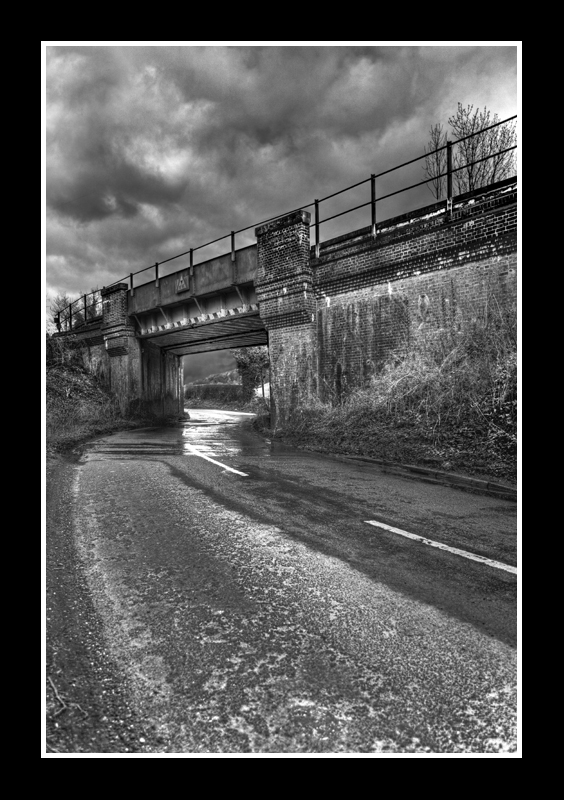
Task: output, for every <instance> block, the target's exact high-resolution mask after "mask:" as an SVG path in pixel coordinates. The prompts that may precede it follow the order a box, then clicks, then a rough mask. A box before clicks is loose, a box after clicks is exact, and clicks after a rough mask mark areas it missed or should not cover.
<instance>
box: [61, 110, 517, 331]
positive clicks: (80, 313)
mask: <svg viewBox="0 0 564 800" xmlns="http://www.w3.org/2000/svg"><path fill="white" fill-rule="evenodd" d="M516 118H517V114H514V115H513V116H512V117H507V119H504V120H501V121H500V122H494V123H493V124H492V125H488V126H487V127H486V128H481V129H480V130H479V131H475V132H474V133H470V134H468V136H463V137H461V138H460V139H456V140H455V141H452V142H451V141H447V142H446V144H444V145H442V146H441V147H437V148H436V149H435V150H431V151H429V152H426V153H424V154H423V155H421V156H417V157H416V158H412V159H410V160H409V161H404V162H403V163H402V164H397V165H396V166H395V167H390V169H386V170H384V171H383V172H379V173H373V174H372V175H370V177H369V178H364V179H363V180H361V181H358V182H357V183H353V184H352V185H351V186H346V187H345V188H344V189H339V190H338V191H337V192H333V193H332V194H328V195H327V196H326V197H322V198H320V199H316V200H313V201H312V202H311V203H307V204H303V205H300V206H296V207H295V208H294V209H291V210H290V211H285V212H284V213H282V214H277V215H276V216H274V217H269V218H268V219H263V220H261V221H260V222H255V223H254V224H253V225H247V226H246V227H245V228H239V230H236V231H230V232H229V233H226V234H224V235H223V236H219V237H218V238H217V239H212V240H211V241H210V242H205V244H201V245H198V247H191V248H190V249H188V250H184V251H183V252H182V253H177V254H176V255H174V256H170V258H165V259H163V260H162V261H157V262H155V263H154V264H151V266H149V267H143V269H140V270H137V272H130V273H129V275H128V276H125V277H124V278H121V279H120V280H118V281H113V282H112V283H110V284H108V285H109V286H115V285H116V284H117V283H122V282H125V281H129V288H130V290H133V289H134V288H135V287H134V285H133V278H134V276H135V275H140V274H141V273H143V272H147V270H152V269H154V270H155V282H156V284H157V286H158V285H159V267H160V266H161V265H162V264H167V263H168V262H170V261H174V260H175V259H177V258H181V257H182V256H186V255H187V256H189V257H190V261H189V268H190V269H193V267H194V253H195V252H197V251H198V250H202V249H203V248H204V247H209V246H210V245H212V244H217V242H221V241H223V240H224V239H230V243H231V261H235V237H236V235H237V234H240V233H244V232H245V231H248V230H251V229H253V228H256V227H258V226H259V225H264V224H265V223H267V222H272V221H274V220H276V219H280V217H284V216H286V215H287V214H291V213H292V212H293V211H298V210H300V209H307V208H311V207H312V206H313V209H314V221H313V222H312V223H311V225H310V226H309V227H310V228H314V230H315V255H316V257H319V251H320V244H321V240H320V235H319V226H320V225H322V224H323V223H325V222H329V221H330V220H334V219H337V217H342V216H343V215H345V214H350V213H352V212H353V211H357V210H358V209H360V208H366V207H367V206H370V209H371V213H370V219H371V232H372V236H373V237H376V233H377V231H376V226H377V222H376V206H377V203H379V202H381V201H382V200H387V199H388V198H390V197H394V196H395V195H398V194H402V193H403V192H408V191H410V190H412V189H416V188H418V187H420V186H424V185H426V184H428V183H432V182H435V183H436V182H437V181H442V179H443V178H446V211H447V212H448V213H450V212H452V199H453V176H454V175H455V174H456V173H458V172H461V171H462V170H468V168H469V167H472V166H474V165H476V164H480V163H482V162H485V161H487V160H489V159H490V158H495V157H497V156H501V155H504V154H505V153H509V152H510V151H512V150H515V149H516V148H517V145H512V146H511V147H507V148H504V149H502V150H498V151H496V152H494V153H488V155H486V156H484V157H482V158H478V159H475V160H474V161H470V162H464V163H463V164H462V165H461V166H459V167H456V166H454V158H453V146H454V145H457V144H460V143H461V142H464V141H466V140H468V139H472V138H474V137H476V136H481V135H482V134H483V133H485V132H486V131H489V130H491V129H493V128H497V127H499V126H500V125H505V124H506V123H508V122H511V121H512V120H514V119H516ZM444 150H446V169H445V171H444V172H439V173H437V174H433V175H432V177H429V178H426V179H425V180H422V181H417V182H416V183H412V184H410V185H409V186H405V187H403V188H402V189H397V190H396V191H394V192H388V193H387V194H384V195H381V196H380V197H378V196H377V192H376V188H377V185H376V181H377V180H378V179H379V178H382V177H384V176H385V175H389V174H390V173H392V172H395V171H396V170H398V169H402V168H404V167H407V166H409V165H411V164H415V163H416V162H418V161H422V160H423V159H430V158H431V157H432V156H436V155H437V154H438V153H440V152H442V151H444ZM365 183H370V200H368V201H366V202H365V203H360V204H359V205H356V206H353V207H352V208H347V209H345V211H340V212H338V213H337V214H332V215H331V216H329V217H325V219H319V207H320V204H321V203H323V202H325V201H327V200H331V199H332V198H333V197H337V196H338V195H340V194H343V193H344V192H348V191H351V190H352V189H356V188H357V187H358V186H362V185H363V184H365ZM439 185H440V184H439ZM200 263H204V262H200ZM88 297H93V298H94V299H93V301H92V302H91V303H89V304H88V303H87V298H88ZM73 306H76V309H75V310H74V311H73ZM88 309H95V311H90V312H88ZM101 314H102V301H101V295H100V290H99V289H96V290H94V291H93V292H90V293H89V294H85V295H82V297H80V298H78V299H77V300H73V301H72V303H70V304H69V305H68V306H66V307H65V308H64V309H62V310H61V311H59V312H58V313H57V315H56V316H55V317H54V322H55V324H56V325H57V329H58V330H59V332H60V331H61V329H62V328H64V330H65V331H70V330H73V329H74V328H76V327H79V326H82V325H84V324H85V323H87V322H89V321H91V320H93V319H95V318H97V317H99V316H100V315H101ZM73 320H74V323H73Z"/></svg>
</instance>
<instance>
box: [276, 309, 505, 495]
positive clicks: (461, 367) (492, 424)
mask: <svg viewBox="0 0 564 800" xmlns="http://www.w3.org/2000/svg"><path fill="white" fill-rule="evenodd" d="M516 345H517V341H516V324H515V315H514V314H507V315H505V314H501V312H500V311H499V309H498V308H497V307H496V306H495V305H494V306H493V308H492V307H490V309H489V310H486V311H484V312H483V314H482V315H481V316H478V315H476V316H475V317H474V318H473V319H472V320H471V321H470V322H469V323H468V324H467V325H466V326H465V328H464V330H462V331H454V330H445V329H442V330H437V331H430V332H428V333H426V334H425V335H423V334H421V336H420V337H418V339H417V340H416V341H415V342H414V343H413V344H412V347H411V350H410V351H409V352H408V354H407V355H405V354H404V355H402V357H399V356H396V357H394V356H392V357H391V358H390V359H389V361H388V362H387V363H386V364H385V365H384V367H383V369H382V370H381V372H380V373H379V374H378V375H376V376H375V377H374V378H372V380H371V383H370V385H368V386H366V387H364V388H362V389H357V390H356V391H352V392H350V393H349V394H348V395H347V396H346V397H345V398H344V399H343V400H342V401H341V403H340V404H336V403H335V402H327V403H321V402H319V401H313V402H312V403H311V404H310V405H309V406H307V407H304V408H301V409H300V410H299V411H298V413H297V414H295V415H294V417H293V418H292V420H291V423H290V425H289V426H288V427H287V428H286V429H285V430H284V431H282V432H279V435H281V436H283V437H284V438H289V439H292V440H294V441H297V440H300V441H301V442H302V443H303V444H305V445H306V446H308V447H312V448H315V449H325V450H329V451H333V452H347V453H353V454H354V453H356V454H362V455H370V456H374V457H380V458H387V459H390V460H394V461H400V462H403V463H418V464H433V465H435V466H436V467H437V468H439V469H452V470H458V471H461V472H469V473H472V474H484V475H490V476H494V477H503V478H506V479H509V480H514V479H515V474H516V431H517V352H516V350H517V347H516Z"/></svg>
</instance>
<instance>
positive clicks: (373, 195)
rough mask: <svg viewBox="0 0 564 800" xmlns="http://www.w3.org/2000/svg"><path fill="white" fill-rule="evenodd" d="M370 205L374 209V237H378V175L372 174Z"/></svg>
mask: <svg viewBox="0 0 564 800" xmlns="http://www.w3.org/2000/svg"><path fill="white" fill-rule="evenodd" d="M370 207H371V211H372V238H373V239H375V238H376V175H374V174H372V175H371V176H370Z"/></svg>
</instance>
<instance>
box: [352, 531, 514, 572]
mask: <svg viewBox="0 0 564 800" xmlns="http://www.w3.org/2000/svg"><path fill="white" fill-rule="evenodd" d="M364 521H365V522H366V523H367V524H368V525H374V526H375V527H376V528H384V530H386V531H391V532H392V533H399V535H400V536H407V538H408V539H414V540H415V541H416V542H422V543H423V544H428V545H430V546H431V547H437V548H438V549H439V550H448V552H449V553H455V554H456V555H457V556H464V558H470V559H472V561H479V562H480V564H487V565H488V566H489V567H495V568H496V569H503V570H505V571H506V572H512V573H513V574H514V575H516V574H517V567H511V566H509V564H503V563H502V562H501V561H493V560H492V559H491V558H485V557H484V556H477V555H476V554H475V553H469V552H468V551H467V550H459V549H458V547H450V545H448V544H442V542H434V541H433V540H432V539H425V537H424V536H417V535H416V534H415V533H408V532H407V531H402V530H401V528H392V526H391V525H385V524H384V523H383V522H376V521H375V520H372V519H366V520H364Z"/></svg>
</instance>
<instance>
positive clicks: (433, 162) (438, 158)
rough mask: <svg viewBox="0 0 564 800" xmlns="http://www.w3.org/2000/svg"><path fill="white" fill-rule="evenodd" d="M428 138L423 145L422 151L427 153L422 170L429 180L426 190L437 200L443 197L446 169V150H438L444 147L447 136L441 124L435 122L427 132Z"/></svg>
mask: <svg viewBox="0 0 564 800" xmlns="http://www.w3.org/2000/svg"><path fill="white" fill-rule="evenodd" d="M429 136H430V139H429V142H428V143H427V144H426V145H425V149H424V152H425V153H428V156H427V158H426V159H425V166H424V170H425V174H426V175H427V177H429V178H431V180H430V181H429V183H428V184H427V188H428V189H429V191H430V192H431V193H432V194H433V195H434V196H435V197H436V198H437V200H438V199H439V198H441V197H442V195H443V188H444V181H445V178H444V173H445V172H446V168H447V156H446V149H444V150H441V149H440V148H441V147H443V148H444V147H445V146H446V143H447V135H446V131H444V130H443V126H442V125H441V123H440V122H437V124H436V125H433V127H432V128H431V130H430V131H429ZM437 151H438V152H437Z"/></svg>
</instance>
